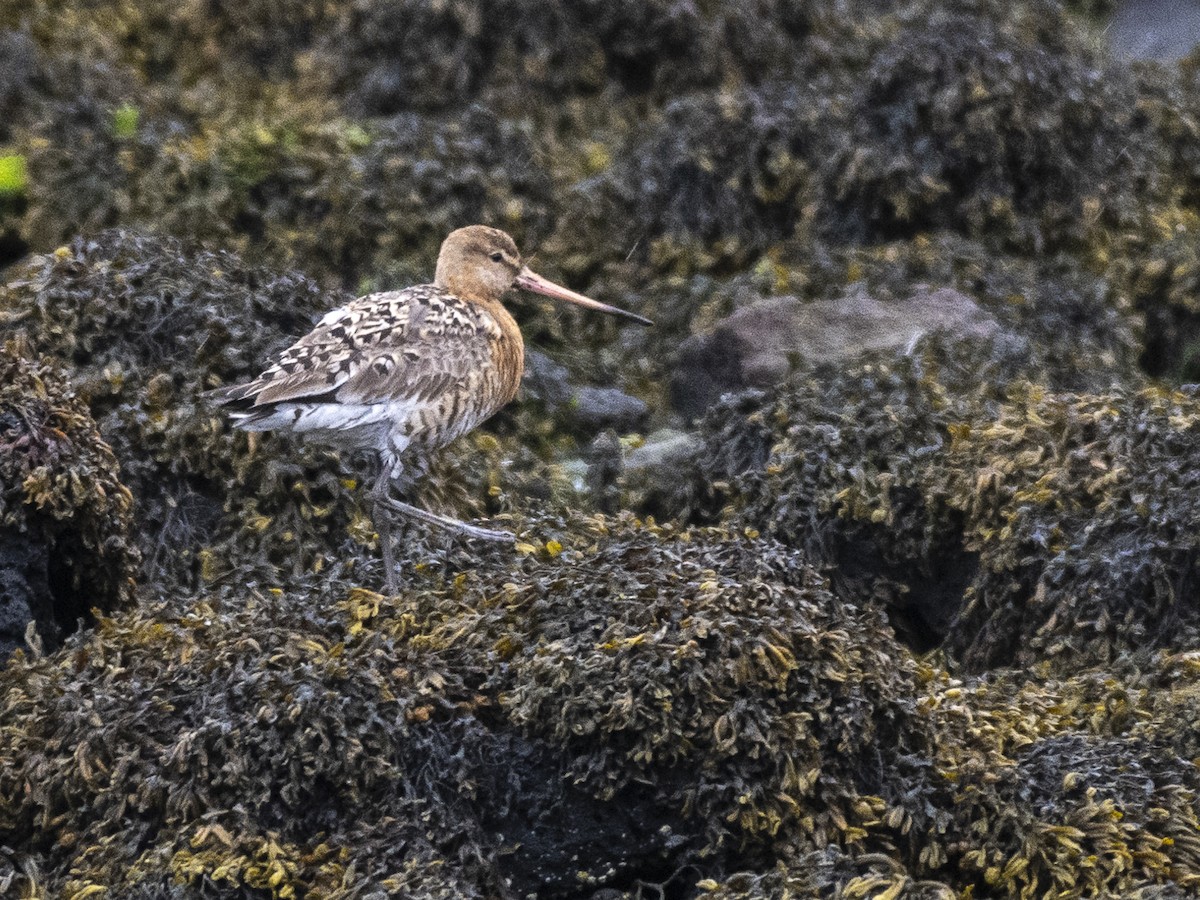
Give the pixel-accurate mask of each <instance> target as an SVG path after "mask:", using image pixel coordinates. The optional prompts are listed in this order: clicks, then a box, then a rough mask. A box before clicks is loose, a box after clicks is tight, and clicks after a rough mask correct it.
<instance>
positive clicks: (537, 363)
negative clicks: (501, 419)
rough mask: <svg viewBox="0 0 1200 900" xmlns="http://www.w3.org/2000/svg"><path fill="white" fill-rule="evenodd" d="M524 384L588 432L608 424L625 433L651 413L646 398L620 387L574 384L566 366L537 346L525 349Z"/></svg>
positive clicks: (531, 394)
mask: <svg viewBox="0 0 1200 900" xmlns="http://www.w3.org/2000/svg"><path fill="white" fill-rule="evenodd" d="M522 385H523V387H524V388H525V392H526V394H527V395H528V396H529V397H531V398H533V399H535V400H540V401H542V403H544V404H545V405H546V409H547V411H549V412H550V413H551V414H552V415H554V416H556V417H558V418H560V419H561V420H562V421H563V422H564V423H565V424H567V425H568V426H569V427H571V428H573V429H576V430H578V431H580V432H583V433H584V434H585V435H586V436H591V435H594V434H597V433H599V432H601V431H603V430H604V429H606V428H612V429H614V430H615V431H617V432H619V433H622V434H625V433H628V432H631V431H637V430H638V429H640V428H641V427H642V425H644V424H645V422H646V419H647V417H648V416H649V414H650V408H649V407H648V406H647V405H646V403H645V401H643V400H639V399H638V398H637V397H631V396H630V395H629V394H626V393H625V392H624V391H622V390H619V389H618V388H614V387H594V386H592V385H584V386H582V387H579V386H577V385H574V384H572V383H571V378H570V373H569V371H568V370H567V367H566V366H564V365H561V364H559V363H557V362H555V361H554V360H552V359H551V358H550V357H548V356H547V355H546V354H544V353H539V352H538V351H537V350H528V351H526V354H525V377H524V379H523V381H522Z"/></svg>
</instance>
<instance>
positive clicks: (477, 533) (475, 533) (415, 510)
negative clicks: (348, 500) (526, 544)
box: [379, 496, 516, 541]
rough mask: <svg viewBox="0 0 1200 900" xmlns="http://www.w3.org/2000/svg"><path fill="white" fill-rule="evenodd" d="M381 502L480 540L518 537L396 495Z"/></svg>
mask: <svg viewBox="0 0 1200 900" xmlns="http://www.w3.org/2000/svg"><path fill="white" fill-rule="evenodd" d="M379 502H380V503H383V504H384V505H386V506H387V508H388V509H390V510H392V511H393V512H395V513H398V514H399V515H402V516H406V517H407V518H410V519H416V520H417V521H418V522H424V523H425V524H426V525H432V526H434V527H435V528H443V529H445V530H446V531H450V532H453V533H454V534H458V535H461V536H463V537H469V538H475V539H477V540H480V541H513V540H516V538H515V537H514V536H513V534H512V532H509V531H495V530H493V529H491V528H481V527H480V526H478V525H471V524H470V523H468V522H460V521H459V520H458V519H451V518H450V517H449V516H439V515H438V514H437V513H431V512H429V511H428V510H424V509H421V508H419V507H416V506H413V505H411V504H409V503H404V502H402V501H400V500H397V499H396V498H395V497H390V496H389V497H386V499H385V498H380V500H379Z"/></svg>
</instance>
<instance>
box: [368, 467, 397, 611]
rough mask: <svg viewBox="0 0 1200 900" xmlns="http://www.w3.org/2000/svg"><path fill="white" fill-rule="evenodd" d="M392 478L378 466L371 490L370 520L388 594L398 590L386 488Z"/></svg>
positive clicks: (386, 468) (385, 469) (385, 470)
mask: <svg viewBox="0 0 1200 900" xmlns="http://www.w3.org/2000/svg"><path fill="white" fill-rule="evenodd" d="M391 480H392V478H391V472H390V471H388V467H387V466H386V465H384V464H383V462H382V460H381V461H380V464H379V474H378V475H377V476H376V478H375V484H374V485H373V486H372V488H371V518H372V519H373V520H374V522H375V530H376V531H377V532H379V549H380V550H381V551H382V552H383V574H384V577H385V578H386V580H387V589H388V593H389V594H395V593H397V592H398V591H399V590H400V585H399V584H398V583H397V581H396V557H395V552H394V549H393V547H392V517H391V515H390V513H389V511H388V501H389V500H390V499H391V498H390V497H389V496H388V487H389V485H390V482H391Z"/></svg>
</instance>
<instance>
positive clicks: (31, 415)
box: [0, 341, 139, 660]
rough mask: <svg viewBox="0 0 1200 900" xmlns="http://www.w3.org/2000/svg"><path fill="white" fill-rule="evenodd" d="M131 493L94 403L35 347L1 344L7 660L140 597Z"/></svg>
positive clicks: (1, 633)
mask: <svg viewBox="0 0 1200 900" xmlns="http://www.w3.org/2000/svg"><path fill="white" fill-rule="evenodd" d="M131 510H132V497H131V496H130V493H129V489H128V488H126V487H125V485H124V484H122V483H121V480H120V469H119V467H118V465H117V460H116V458H115V457H114V456H113V453H112V450H111V449H110V448H109V446H108V445H107V444H106V443H105V442H104V441H103V439H102V438H101V437H100V433H99V432H98V431H97V430H96V423H95V422H94V421H93V420H92V417H91V415H90V414H89V413H88V408H87V404H86V403H84V402H83V400H82V399H80V398H79V397H78V396H76V394H75V392H74V391H73V390H72V389H71V388H70V386H69V385H68V383H67V380H66V378H65V376H64V374H63V373H62V372H61V371H60V370H58V369H56V368H54V367H53V366H52V365H50V364H49V363H47V362H44V361H39V360H37V358H36V357H34V356H32V355H31V353H30V352H29V348H28V346H27V345H25V344H23V343H22V342H19V341H9V342H8V343H6V344H5V345H4V346H3V347H0V660H2V659H3V657H5V656H7V655H8V653H9V652H10V651H11V650H13V649H14V648H15V647H17V646H20V645H22V644H23V642H24V641H25V639H26V635H27V631H26V629H27V627H28V625H29V624H30V623H31V622H32V623H34V624H35V625H36V632H37V638H38V639H40V643H41V644H42V645H43V646H45V647H49V648H53V647H57V646H58V644H59V643H60V641H61V639H62V637H63V636H64V635H66V634H69V633H70V632H72V631H74V630H75V627H76V623H77V621H78V620H79V619H80V618H90V616H91V611H92V610H93V609H97V610H100V611H101V612H109V611H112V610H116V609H119V608H121V607H123V606H127V605H128V604H129V602H130V600H131V599H132V597H133V586H134V580H133V579H134V575H135V573H136V571H137V566H138V562H139V557H138V551H137V549H136V545H135V538H134V536H133V534H132V533H131V532H132V525H133V522H132V512H131Z"/></svg>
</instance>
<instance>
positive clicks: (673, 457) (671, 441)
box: [625, 428, 704, 475]
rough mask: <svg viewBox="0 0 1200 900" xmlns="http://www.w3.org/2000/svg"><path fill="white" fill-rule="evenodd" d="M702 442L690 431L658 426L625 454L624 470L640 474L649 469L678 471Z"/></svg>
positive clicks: (697, 450) (627, 472) (695, 452)
mask: <svg viewBox="0 0 1200 900" xmlns="http://www.w3.org/2000/svg"><path fill="white" fill-rule="evenodd" d="M703 445H704V442H703V441H702V440H701V439H700V438H699V437H698V436H697V435H696V434H694V433H692V432H690V431H679V430H678V429H675V428H660V429H659V430H658V431H655V432H654V433H653V434H651V435H649V436H648V437H647V438H646V440H645V442H644V443H643V444H642V445H641V446H640V447H637V448H636V449H634V450H630V451H629V452H628V453H627V454H626V455H625V472H626V474H627V475H629V474H641V473H645V472H651V471H661V472H664V473H668V472H678V471H679V467H680V466H682V465H683V464H684V463H686V462H687V461H688V460H690V459H691V458H692V457H693V456H695V455H696V454H697V453H698V452H700V448H701V447H702V446H703Z"/></svg>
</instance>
